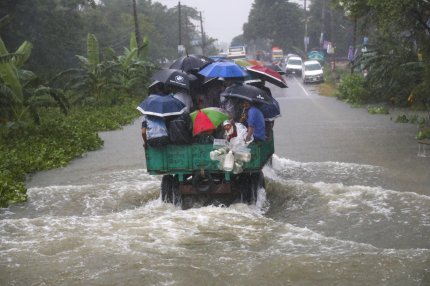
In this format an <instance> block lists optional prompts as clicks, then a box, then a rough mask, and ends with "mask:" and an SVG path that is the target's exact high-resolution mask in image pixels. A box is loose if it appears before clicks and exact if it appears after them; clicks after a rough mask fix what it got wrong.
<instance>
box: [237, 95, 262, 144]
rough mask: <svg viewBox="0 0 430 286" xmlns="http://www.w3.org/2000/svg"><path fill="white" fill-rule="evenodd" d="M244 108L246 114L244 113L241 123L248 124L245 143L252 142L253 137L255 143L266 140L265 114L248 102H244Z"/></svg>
mask: <svg viewBox="0 0 430 286" xmlns="http://www.w3.org/2000/svg"><path fill="white" fill-rule="evenodd" d="M242 107H243V109H244V112H243V113H242V117H241V119H240V121H241V122H246V125H247V127H248V131H247V134H246V139H245V141H246V142H249V141H251V140H252V137H253V136H254V140H255V141H264V140H266V126H265V123H264V116H263V113H262V112H261V111H260V109H258V108H257V107H255V106H254V105H253V104H252V103H251V102H250V101H247V100H243V101H242Z"/></svg>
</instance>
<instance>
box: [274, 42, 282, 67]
mask: <svg viewBox="0 0 430 286" xmlns="http://www.w3.org/2000/svg"><path fill="white" fill-rule="evenodd" d="M283 60H284V51H283V50H282V49H281V48H280V47H277V46H274V47H273V48H272V62H281V63H282V62H283Z"/></svg>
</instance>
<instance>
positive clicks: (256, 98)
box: [221, 84, 272, 103]
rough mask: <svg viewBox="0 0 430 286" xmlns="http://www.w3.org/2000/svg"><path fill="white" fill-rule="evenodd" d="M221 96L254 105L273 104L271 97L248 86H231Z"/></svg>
mask: <svg viewBox="0 0 430 286" xmlns="http://www.w3.org/2000/svg"><path fill="white" fill-rule="evenodd" d="M221 96H225V97H235V98H240V99H244V100H248V101H251V102H254V103H272V100H271V98H270V96H269V95H268V94H267V93H266V92H265V91H264V90H261V89H259V88H258V87H255V86H252V85H248V84H234V85H232V86H229V87H227V88H226V89H225V91H224V92H223V93H221Z"/></svg>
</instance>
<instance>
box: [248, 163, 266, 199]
mask: <svg viewBox="0 0 430 286" xmlns="http://www.w3.org/2000/svg"><path fill="white" fill-rule="evenodd" d="M265 186H266V182H265V181H264V174H263V172H261V171H260V172H258V173H252V174H251V192H250V201H249V203H251V204H255V203H256V202H257V197H258V189H260V188H264V187H265Z"/></svg>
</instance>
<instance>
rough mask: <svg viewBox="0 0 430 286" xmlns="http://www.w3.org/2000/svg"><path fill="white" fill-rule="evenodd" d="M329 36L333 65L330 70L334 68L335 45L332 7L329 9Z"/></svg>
mask: <svg viewBox="0 0 430 286" xmlns="http://www.w3.org/2000/svg"><path fill="white" fill-rule="evenodd" d="M330 37H331V48H332V52H333V53H332V60H333V66H332V70H333V71H335V70H336V57H335V54H336V47H335V44H334V19H333V9H330Z"/></svg>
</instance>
